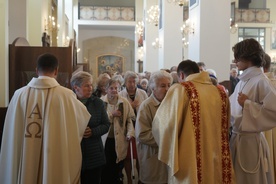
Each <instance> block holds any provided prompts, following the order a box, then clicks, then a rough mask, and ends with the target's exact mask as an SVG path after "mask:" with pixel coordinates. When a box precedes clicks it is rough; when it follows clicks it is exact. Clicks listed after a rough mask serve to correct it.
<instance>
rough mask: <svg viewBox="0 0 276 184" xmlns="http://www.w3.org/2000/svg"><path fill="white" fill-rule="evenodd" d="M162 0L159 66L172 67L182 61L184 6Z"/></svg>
mask: <svg viewBox="0 0 276 184" xmlns="http://www.w3.org/2000/svg"><path fill="white" fill-rule="evenodd" d="M170 2H171V3H169V1H168V0H160V2H159V3H160V7H161V9H162V11H161V13H160V15H161V17H160V19H159V20H160V23H159V40H160V42H161V43H162V47H161V48H160V49H159V51H160V52H159V67H160V68H166V69H170V68H171V67H172V66H177V65H178V64H179V63H180V62H181V61H182V35H181V32H180V27H181V26H182V24H183V7H182V6H179V5H178V4H177V3H176V4H175V3H173V2H172V1H171V0H170Z"/></svg>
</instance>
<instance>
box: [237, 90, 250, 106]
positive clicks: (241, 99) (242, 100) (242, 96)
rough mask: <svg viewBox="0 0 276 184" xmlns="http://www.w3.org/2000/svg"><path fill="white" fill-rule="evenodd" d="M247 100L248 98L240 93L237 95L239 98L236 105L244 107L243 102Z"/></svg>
mask: <svg viewBox="0 0 276 184" xmlns="http://www.w3.org/2000/svg"><path fill="white" fill-rule="evenodd" d="M247 99H248V97H247V96H246V95H245V94H243V93H242V92H240V93H239V96H238V103H239V104H240V106H242V107H243V106H244V102H245V100H247Z"/></svg>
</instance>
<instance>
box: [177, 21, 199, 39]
mask: <svg viewBox="0 0 276 184" xmlns="http://www.w3.org/2000/svg"><path fill="white" fill-rule="evenodd" d="M194 27H195V25H194V23H192V22H191V21H190V20H189V19H187V20H186V21H184V23H183V25H182V26H181V27H180V30H181V33H182V35H185V36H187V35H188V34H194V33H195V28H194Z"/></svg>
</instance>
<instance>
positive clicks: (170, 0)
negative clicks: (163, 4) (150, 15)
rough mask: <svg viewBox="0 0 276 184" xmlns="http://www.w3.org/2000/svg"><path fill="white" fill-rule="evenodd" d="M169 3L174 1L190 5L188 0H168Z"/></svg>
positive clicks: (181, 4)
mask: <svg viewBox="0 0 276 184" xmlns="http://www.w3.org/2000/svg"><path fill="white" fill-rule="evenodd" d="M167 1H168V3H174V4H178V5H179V6H188V4H189V1H188V0H167Z"/></svg>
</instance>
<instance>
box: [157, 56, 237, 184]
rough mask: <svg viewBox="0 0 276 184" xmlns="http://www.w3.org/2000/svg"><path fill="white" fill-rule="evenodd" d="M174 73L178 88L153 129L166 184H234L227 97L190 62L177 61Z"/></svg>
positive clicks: (172, 91)
mask: <svg viewBox="0 0 276 184" xmlns="http://www.w3.org/2000/svg"><path fill="white" fill-rule="evenodd" d="M177 73H178V76H179V79H180V82H181V83H179V84H174V85H173V86H171V88H170V89H169V91H168V92H167V95H166V97H165V98H164V99H163V101H162V103H161V105H160V107H159V108H158V110H157V112H156V114H155V118H154V120H153V124H152V131H153V132H152V133H153V136H154V139H155V141H156V143H157V144H158V146H159V152H158V159H159V160H161V161H162V162H164V163H165V164H167V165H168V169H169V170H168V183H171V184H177V183H187V184H190V183H208V184H209V183H210V184H211V183H212V184H225V183H228V184H231V183H235V178H234V170H233V166H232V161H231V156H230V149H229V139H228V138H229V134H228V132H229V131H228V130H229V126H230V106H229V100H228V97H227V94H226V93H225V91H224V90H221V89H220V88H218V87H216V86H214V85H213V84H212V82H211V79H210V77H209V73H208V72H205V71H202V72H200V73H199V68H198V66H197V64H196V63H195V62H193V61H190V60H185V61H182V62H181V63H180V64H179V65H178V68H177ZM184 81H185V82H184Z"/></svg>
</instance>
